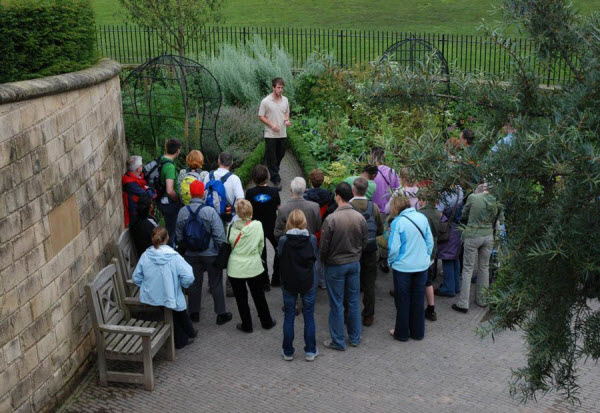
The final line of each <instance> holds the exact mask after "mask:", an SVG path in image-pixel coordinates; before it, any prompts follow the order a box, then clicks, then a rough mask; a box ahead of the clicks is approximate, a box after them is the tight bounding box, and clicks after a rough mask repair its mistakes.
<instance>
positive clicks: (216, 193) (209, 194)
mask: <svg viewBox="0 0 600 413" xmlns="http://www.w3.org/2000/svg"><path fill="white" fill-rule="evenodd" d="M231 175H232V173H231V172H227V173H226V174H225V175H223V176H222V177H221V179H215V173H214V171H213V172H211V173H209V174H208V183H207V184H206V186H205V188H204V192H206V205H208V206H211V207H213V208H214V209H216V210H217V212H218V213H219V215H220V216H221V218H222V219H225V220H227V218H228V217H227V216H228V215H230V216H231V215H232V212H231V211H233V207H232V206H231V205H229V204H228V202H227V194H226V192H225V182H226V181H227V179H228V178H229V177H230V176H231ZM228 206H229V208H227V207H228ZM228 209H229V212H228V211H227V210H228ZM229 220H230V219H229Z"/></svg>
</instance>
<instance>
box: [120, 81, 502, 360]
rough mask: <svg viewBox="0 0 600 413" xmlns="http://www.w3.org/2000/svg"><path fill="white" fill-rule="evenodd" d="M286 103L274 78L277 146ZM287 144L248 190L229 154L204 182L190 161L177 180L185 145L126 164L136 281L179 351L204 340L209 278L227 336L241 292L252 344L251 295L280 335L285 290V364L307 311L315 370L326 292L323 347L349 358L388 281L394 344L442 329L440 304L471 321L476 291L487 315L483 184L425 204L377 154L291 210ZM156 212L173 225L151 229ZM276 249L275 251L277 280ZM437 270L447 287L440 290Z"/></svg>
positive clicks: (488, 244) (318, 177)
mask: <svg viewBox="0 0 600 413" xmlns="http://www.w3.org/2000/svg"><path fill="white" fill-rule="evenodd" d="M282 91H283V81H282V80H281V79H274V80H273V94H272V95H269V97H267V98H266V99H265V100H263V104H261V111H260V112H259V117H260V120H261V121H262V122H263V123H264V124H265V128H266V129H267V128H268V129H269V130H270V131H269V132H270V133H269V135H271V136H269V137H267V136H266V135H267V134H266V133H265V137H266V138H267V139H272V140H277V139H279V140H281V139H285V126H289V125H290V120H289V107H288V103H287V100H283V99H282V98H283V96H282V95H281V93H282ZM263 106H264V107H263ZM273 111H275V112H277V115H276V116H275V120H273V119H274V118H273V117H272V116H271V114H272V112H273ZM461 139H464V144H465V145H468V144H470V143H472V141H473V139H474V135H473V133H472V132H471V131H469V130H464V131H463V132H462V134H461ZM280 144H281V142H280V141H278V142H272V143H269V144H268V145H267V155H268V156H266V160H267V166H264V165H256V166H255V167H254V169H253V171H252V180H253V181H254V184H255V185H254V186H253V187H252V188H249V189H248V190H247V191H244V188H243V186H242V182H241V180H240V178H239V177H238V176H237V175H235V173H233V172H232V171H231V168H232V165H233V158H232V156H231V155H230V154H229V153H226V152H223V153H221V154H220V155H219V157H218V168H217V169H216V170H214V171H206V170H203V166H204V157H203V154H202V153H201V152H200V151H198V150H192V151H190V153H189V154H188V155H187V157H186V165H187V167H186V168H184V169H183V170H181V171H180V172H179V173H177V171H176V167H175V160H176V159H177V158H178V156H179V155H180V152H181V142H180V141H179V140H177V139H170V140H168V141H167V142H166V145H165V149H166V151H165V152H166V153H165V154H164V156H162V157H161V158H160V159H158V160H157V161H155V162H154V164H155V165H154V166H153V168H151V169H150V170H146V173H144V169H143V167H142V159H141V157H139V156H132V157H130V158H129V160H128V163H127V169H128V170H127V173H126V174H125V175H124V177H123V200H124V203H125V225H126V226H128V227H129V229H130V232H131V236H132V238H133V241H134V244H135V246H136V249H137V251H138V254H139V256H140V259H139V262H138V264H137V266H136V268H135V271H134V273H133V276H132V278H133V281H134V282H135V283H136V284H137V285H138V286H140V300H141V301H142V302H144V303H147V304H150V305H155V306H166V307H168V308H171V309H173V311H174V314H175V316H174V323H175V328H174V338H175V345H176V347H177V348H182V347H184V346H185V345H187V344H188V343H189V342H191V341H193V339H194V337H195V336H196V334H197V332H196V330H195V329H194V328H193V323H197V322H198V321H199V320H200V311H201V307H202V305H201V304H202V303H201V298H202V284H203V277H204V273H205V272H206V273H207V275H208V284H209V291H210V293H211V295H212V299H213V309H214V313H215V315H216V324H218V325H223V324H226V323H228V322H229V321H231V320H232V319H233V315H232V313H231V312H229V311H227V303H226V300H225V295H226V290H230V291H228V292H227V295H228V296H233V297H235V302H236V304H237V309H238V313H239V318H240V322H239V323H237V325H236V328H237V329H238V330H239V331H241V332H244V333H252V331H253V328H254V327H253V321H252V317H251V313H250V307H249V303H248V290H249V291H250V295H251V296H252V300H253V302H254V305H255V307H256V310H257V313H258V317H259V320H260V324H261V326H262V328H264V329H272V328H273V327H274V326H275V325H276V320H275V318H274V317H273V315H272V311H271V309H270V308H269V305H268V303H267V300H266V296H265V293H266V292H268V291H270V290H271V289H272V288H273V287H280V288H281V291H282V303H283V311H284V322H283V341H282V347H281V354H282V357H283V359H284V360H287V361H289V360H292V359H293V356H294V351H295V350H294V347H293V340H294V321H295V317H296V316H297V315H299V314H300V312H302V315H303V318H304V342H305V346H304V353H305V358H306V360H307V361H313V360H315V358H316V357H317V355H318V354H319V352H318V348H317V343H316V333H315V329H316V327H315V319H314V309H315V300H316V295H317V289H318V288H321V289H322V290H326V292H327V296H328V299H329V320H328V321H329V323H328V324H329V334H330V339H328V340H326V341H324V342H323V346H324V347H327V348H330V349H334V350H338V351H344V350H346V348H347V345H349V346H352V347H356V346H358V345H359V344H360V341H361V334H362V328H363V326H364V327H370V326H372V325H373V323H374V320H375V284H376V278H377V274H378V271H379V270H381V271H382V272H384V273H388V272H389V271H390V269H391V271H392V274H393V275H392V277H393V288H392V289H391V290H390V294H391V295H392V296H393V297H394V303H395V306H396V319H395V322H393V323H392V321H391V320H390V324H393V328H392V329H390V330H389V333H390V335H391V336H393V338H394V339H396V340H399V341H407V340H409V339H414V340H422V339H423V338H424V336H425V319H426V318H427V319H429V320H431V321H435V320H436V319H437V314H436V312H435V303H434V296H435V295H437V296H445V297H455V296H458V300H457V301H456V303H455V304H453V305H452V308H453V309H454V310H456V311H457V312H460V313H466V312H467V311H468V310H469V292H470V284H471V282H472V281H475V282H476V284H477V291H476V297H475V303H476V304H477V305H479V306H485V305H486V302H485V299H484V296H483V291H484V289H485V288H487V287H488V285H489V260H490V254H491V251H492V247H493V242H494V237H493V234H494V229H495V227H496V226H497V225H500V224H502V223H503V215H502V212H501V210H500V209H499V208H498V205H497V202H496V200H495V199H494V197H493V196H492V195H491V194H490V192H489V188H488V187H487V186H486V185H485V183H483V184H481V185H479V186H478V187H477V190H476V191H474V193H472V194H468V196H467V195H466V194H465V191H464V190H463V188H461V187H460V186H456V187H454V188H452V189H451V190H449V191H447V192H445V193H442V194H440V195H439V196H438V197H437V198H438V199H437V200H436V201H435V202H432V199H431V197H430V196H428V197H425V196H424V193H426V192H427V191H425V190H424V189H426V187H427V183H426V182H421V181H419V180H418V179H417V178H416V177H415V176H413V174H412V173H411V171H410V170H409V169H408V168H402V169H401V170H400V171H399V173H397V172H396V171H395V170H394V169H393V168H391V167H389V166H387V165H385V154H384V151H383V149H381V148H374V149H373V150H372V154H371V162H370V164H369V165H367V166H366V167H364V168H363V169H362V173H361V174H360V175H357V176H351V177H348V178H347V179H346V180H344V181H343V182H341V183H339V184H338V185H337V186H336V187H335V190H334V191H333V192H330V191H329V190H327V189H325V188H323V187H322V185H323V182H324V178H325V175H324V173H323V171H321V170H319V169H315V170H313V171H311V172H310V175H309V181H310V185H311V187H310V188H307V183H306V181H305V179H304V178H303V177H296V178H294V179H292V181H291V183H290V188H289V190H290V199H289V200H288V201H287V202H286V203H283V204H282V202H281V198H280V195H279V193H280V191H281V178H280V177H279V163H280V162H281V158H282V157H283V155H282V154H281V153H280V149H281V148H280ZM269 178H271V182H272V185H271V186H269V185H268V181H269ZM153 205H156V207H157V209H158V210H159V211H160V212H161V214H162V217H163V219H164V227H162V226H160V225H158V222H157V220H156V219H155V218H154V217H153V214H152V206H153ZM267 241H269V242H270V243H271V245H272V246H273V248H274V250H275V257H274V260H273V272H272V274H271V275H270V276H269V272H268V266H267V248H266V242H267ZM463 251H464V252H463ZM461 257H462V260H461ZM438 260H440V261H441V262H442V270H443V282H442V283H441V285H440V287H439V288H438V289H436V290H434V288H433V281H434V279H435V277H436V275H437V273H438V268H437V262H438ZM475 269H477V275H476V277H473V275H474V271H475ZM224 272H226V282H224V280H223V278H224ZM224 284H225V285H226V286H227V288H224ZM184 292H185V294H187V300H186V299H185V297H184ZM361 293H362V294H363V298H362V304H363V305H362V311H361V303H360V295H361ZM298 298H299V299H298ZM425 301H427V305H425ZM298 304H300V305H298Z"/></svg>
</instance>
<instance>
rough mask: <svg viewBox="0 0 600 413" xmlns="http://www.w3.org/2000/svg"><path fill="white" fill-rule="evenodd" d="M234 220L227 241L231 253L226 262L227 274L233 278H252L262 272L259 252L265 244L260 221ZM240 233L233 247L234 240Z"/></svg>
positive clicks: (260, 252)
mask: <svg viewBox="0 0 600 413" xmlns="http://www.w3.org/2000/svg"><path fill="white" fill-rule="evenodd" d="M249 222H250V223H249V224H248V225H246V222H245V221H241V220H240V221H235V222H234V223H233V224H231V231H230V232H229V236H228V237H227V243H228V244H231V248H232V251H231V255H230V256H229V262H228V263H227V275H228V276H230V277H233V278H252V277H255V276H257V275H259V274H260V273H262V272H263V264H262V259H261V254H262V250H263V247H264V245H265V239H264V233H263V228H262V224H261V223H260V221H249ZM240 232H241V233H242V236H241V237H240V240H239V241H238V243H237V245H236V246H235V247H234V246H233V244H235V240H236V239H237V237H238V235H239V234H240Z"/></svg>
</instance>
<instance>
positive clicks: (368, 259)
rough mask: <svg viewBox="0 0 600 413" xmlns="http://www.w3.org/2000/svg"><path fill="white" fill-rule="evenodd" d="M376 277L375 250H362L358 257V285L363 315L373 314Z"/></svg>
mask: <svg viewBox="0 0 600 413" xmlns="http://www.w3.org/2000/svg"><path fill="white" fill-rule="evenodd" d="M376 278H377V251H373V252H363V253H362V255H361V257H360V287H361V289H362V290H363V305H364V309H363V311H362V315H363V317H369V316H372V315H374V314H375V279H376Z"/></svg>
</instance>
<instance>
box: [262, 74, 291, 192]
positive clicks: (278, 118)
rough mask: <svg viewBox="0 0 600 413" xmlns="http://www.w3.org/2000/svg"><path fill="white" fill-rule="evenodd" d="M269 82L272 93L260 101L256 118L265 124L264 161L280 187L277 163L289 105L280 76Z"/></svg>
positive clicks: (289, 123) (280, 155)
mask: <svg viewBox="0 0 600 413" xmlns="http://www.w3.org/2000/svg"><path fill="white" fill-rule="evenodd" d="M271 83H272V86H273V93H271V94H269V95H268V96H267V97H266V98H264V99H263V100H262V102H260V108H259V109H258V119H260V121H261V122H262V123H264V124H265V134H264V137H265V161H266V163H267V168H269V174H270V175H271V182H273V185H275V186H277V187H278V188H280V189H281V178H280V177H279V165H280V164H281V160H282V159H283V156H284V155H285V138H287V132H286V127H287V126H291V125H292V123H291V122H290V105H289V103H288V100H287V98H286V97H285V96H283V88H284V86H285V82H284V81H283V79H282V78H280V77H276V78H275V79H273V81H272V82H271Z"/></svg>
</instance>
